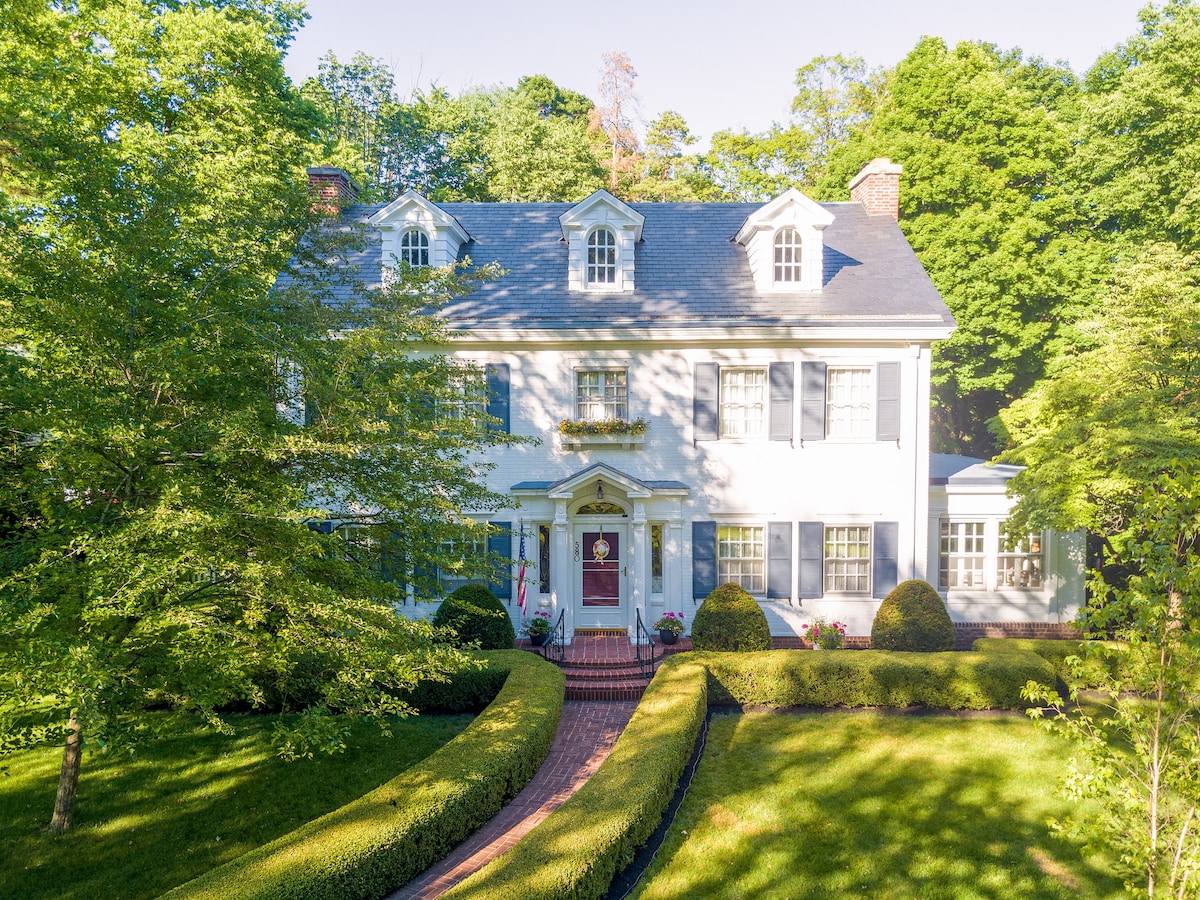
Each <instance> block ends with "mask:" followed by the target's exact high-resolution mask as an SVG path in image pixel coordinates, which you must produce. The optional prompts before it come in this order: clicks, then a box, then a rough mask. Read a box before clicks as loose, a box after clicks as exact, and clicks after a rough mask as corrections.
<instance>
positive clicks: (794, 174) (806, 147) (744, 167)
mask: <svg viewBox="0 0 1200 900" xmlns="http://www.w3.org/2000/svg"><path fill="white" fill-rule="evenodd" d="M812 142H813V136H812V135H811V134H810V133H809V132H807V131H805V130H803V129H802V128H800V127H798V126H791V127H787V128H785V127H783V126H781V125H778V124H776V125H773V126H771V129H770V130H769V131H766V132H764V133H762V134H752V133H750V132H749V131H741V132H733V131H718V132H717V133H716V134H714V135H713V137H712V146H711V148H710V149H709V152H708V153H706V154H705V155H704V161H703V168H704V172H705V173H706V174H707V176H708V177H709V178H710V179H711V180H712V182H713V184H715V185H716V186H717V188H718V190H720V191H721V193H722V194H723V195H725V196H726V197H729V198H731V199H734V200H746V201H756V202H764V201H766V200H769V199H771V198H772V197H777V196H779V195H780V194H782V193H783V192H784V191H786V190H788V189H789V188H793V187H794V188H797V189H799V190H807V189H808V188H809V186H810V183H809V173H810V167H811V165H812V159H813V154H812Z"/></svg>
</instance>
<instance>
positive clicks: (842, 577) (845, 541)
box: [825, 525, 871, 594]
mask: <svg viewBox="0 0 1200 900" xmlns="http://www.w3.org/2000/svg"><path fill="white" fill-rule="evenodd" d="M870 589H871V526H869V525H830V526H826V528H825V591H826V592H827V593H850V594H865V593H866V592H868V591H869V590H870Z"/></svg>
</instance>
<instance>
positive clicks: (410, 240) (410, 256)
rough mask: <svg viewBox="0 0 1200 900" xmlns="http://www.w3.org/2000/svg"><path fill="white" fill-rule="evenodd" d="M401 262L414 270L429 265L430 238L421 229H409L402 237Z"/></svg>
mask: <svg viewBox="0 0 1200 900" xmlns="http://www.w3.org/2000/svg"><path fill="white" fill-rule="evenodd" d="M400 261H401V262H406V263H408V264H409V265H410V266H412V267H413V268H414V269H423V268H425V267H426V266H428V265H429V238H428V237H427V236H426V234H425V232H423V231H421V230H420V229H419V228H409V229H408V230H407V231H405V232H404V234H402V235H400Z"/></svg>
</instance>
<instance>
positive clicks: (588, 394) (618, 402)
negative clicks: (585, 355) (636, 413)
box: [575, 369, 629, 422]
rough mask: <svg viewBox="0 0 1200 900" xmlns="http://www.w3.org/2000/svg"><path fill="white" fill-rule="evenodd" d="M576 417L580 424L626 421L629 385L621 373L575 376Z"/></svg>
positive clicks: (596, 371) (586, 371) (584, 372)
mask: <svg viewBox="0 0 1200 900" xmlns="http://www.w3.org/2000/svg"><path fill="white" fill-rule="evenodd" d="M575 415H576V418H578V419H579V421H581V422H601V421H604V420H606V419H620V420H622V421H624V420H625V419H628V418H629V382H628V376H627V374H626V372H625V370H624V369H611V370H606V369H584V370H580V371H577V372H576V373H575Z"/></svg>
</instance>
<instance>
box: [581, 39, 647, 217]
mask: <svg viewBox="0 0 1200 900" xmlns="http://www.w3.org/2000/svg"><path fill="white" fill-rule="evenodd" d="M601 60H602V63H603V67H602V68H601V70H600V85H599V90H598V93H599V97H600V102H599V103H597V104H596V106H595V107H594V108H593V109H592V112H591V116H592V119H591V128H592V133H593V134H594V135H596V136H597V137H598V138H599V139H600V141H601V146H602V148H603V150H604V157H605V158H604V159H602V161H601V164H602V165H603V166H604V167H605V168H606V169H608V189H609V190H610V191H611V192H612V193H614V194H617V195H618V196H620V195H623V193H624V191H623V188H622V186H623V185H624V184H627V183H628V182H630V181H631V180H632V173H633V172H634V169H635V168H636V165H637V159H638V156H639V150H640V148H639V146H638V138H637V132H636V130H635V128H634V125H635V122H636V121H637V118H638V116H639V115H640V114H639V112H638V97H637V92H636V91H635V90H634V87H633V82H634V81H635V80H636V79H637V70H636V69H635V68H634V67H633V63H632V62H631V61H630V59H629V55H628V54H627V53H625V52H624V51H623V50H612V51H609V52H608V53H605V54H603V55H602V56H601Z"/></svg>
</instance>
